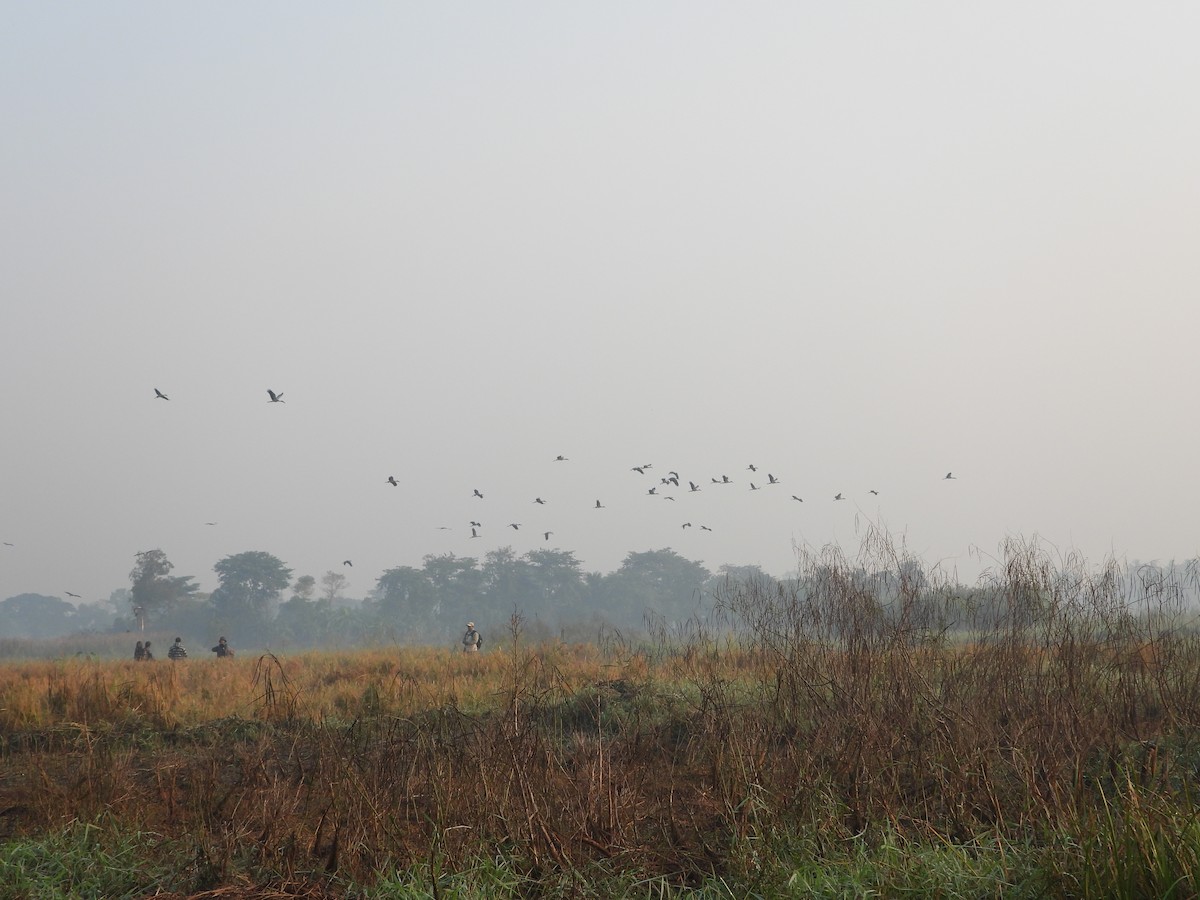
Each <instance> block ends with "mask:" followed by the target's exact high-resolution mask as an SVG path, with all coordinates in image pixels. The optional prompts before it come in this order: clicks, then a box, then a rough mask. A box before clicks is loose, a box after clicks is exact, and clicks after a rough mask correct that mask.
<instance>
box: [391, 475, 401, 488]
mask: <svg viewBox="0 0 1200 900" xmlns="http://www.w3.org/2000/svg"><path fill="white" fill-rule="evenodd" d="M388 484H390V485H391V486H392V487H400V482H398V481H397V480H396V476H395V475H389V476H388Z"/></svg>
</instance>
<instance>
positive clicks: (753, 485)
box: [750, 481, 758, 491]
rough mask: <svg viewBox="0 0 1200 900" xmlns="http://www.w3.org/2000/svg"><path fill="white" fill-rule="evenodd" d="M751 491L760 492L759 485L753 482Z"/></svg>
mask: <svg viewBox="0 0 1200 900" xmlns="http://www.w3.org/2000/svg"><path fill="white" fill-rule="evenodd" d="M750 490H752V491H757V490H758V485H757V484H755V483H754V482H753V481H752V482H750Z"/></svg>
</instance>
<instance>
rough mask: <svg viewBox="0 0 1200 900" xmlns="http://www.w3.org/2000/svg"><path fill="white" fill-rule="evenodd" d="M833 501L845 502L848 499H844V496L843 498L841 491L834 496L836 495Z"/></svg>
mask: <svg viewBox="0 0 1200 900" xmlns="http://www.w3.org/2000/svg"><path fill="white" fill-rule="evenodd" d="M833 499H834V500H845V499H846V498H845V497H843V496H842V494H841V492H840V491H839V492H838V493H836V494H834V495H833Z"/></svg>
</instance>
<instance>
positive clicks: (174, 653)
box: [167, 638, 187, 659]
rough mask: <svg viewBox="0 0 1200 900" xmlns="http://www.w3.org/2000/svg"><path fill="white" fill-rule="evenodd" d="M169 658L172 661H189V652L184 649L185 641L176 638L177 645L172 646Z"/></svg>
mask: <svg viewBox="0 0 1200 900" xmlns="http://www.w3.org/2000/svg"><path fill="white" fill-rule="evenodd" d="M167 656H169V657H170V658H171V659H187V650H185V649H184V647H183V641H182V639H180V638H175V643H173V644H172V645H171V649H170V650H168V651H167Z"/></svg>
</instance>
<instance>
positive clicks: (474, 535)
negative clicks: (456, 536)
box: [471, 528, 479, 537]
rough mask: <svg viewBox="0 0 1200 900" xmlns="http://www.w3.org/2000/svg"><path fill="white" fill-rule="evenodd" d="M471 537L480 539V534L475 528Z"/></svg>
mask: <svg viewBox="0 0 1200 900" xmlns="http://www.w3.org/2000/svg"><path fill="white" fill-rule="evenodd" d="M471 537H479V532H477V531H476V530H475V529H474V528H472V529H471Z"/></svg>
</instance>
